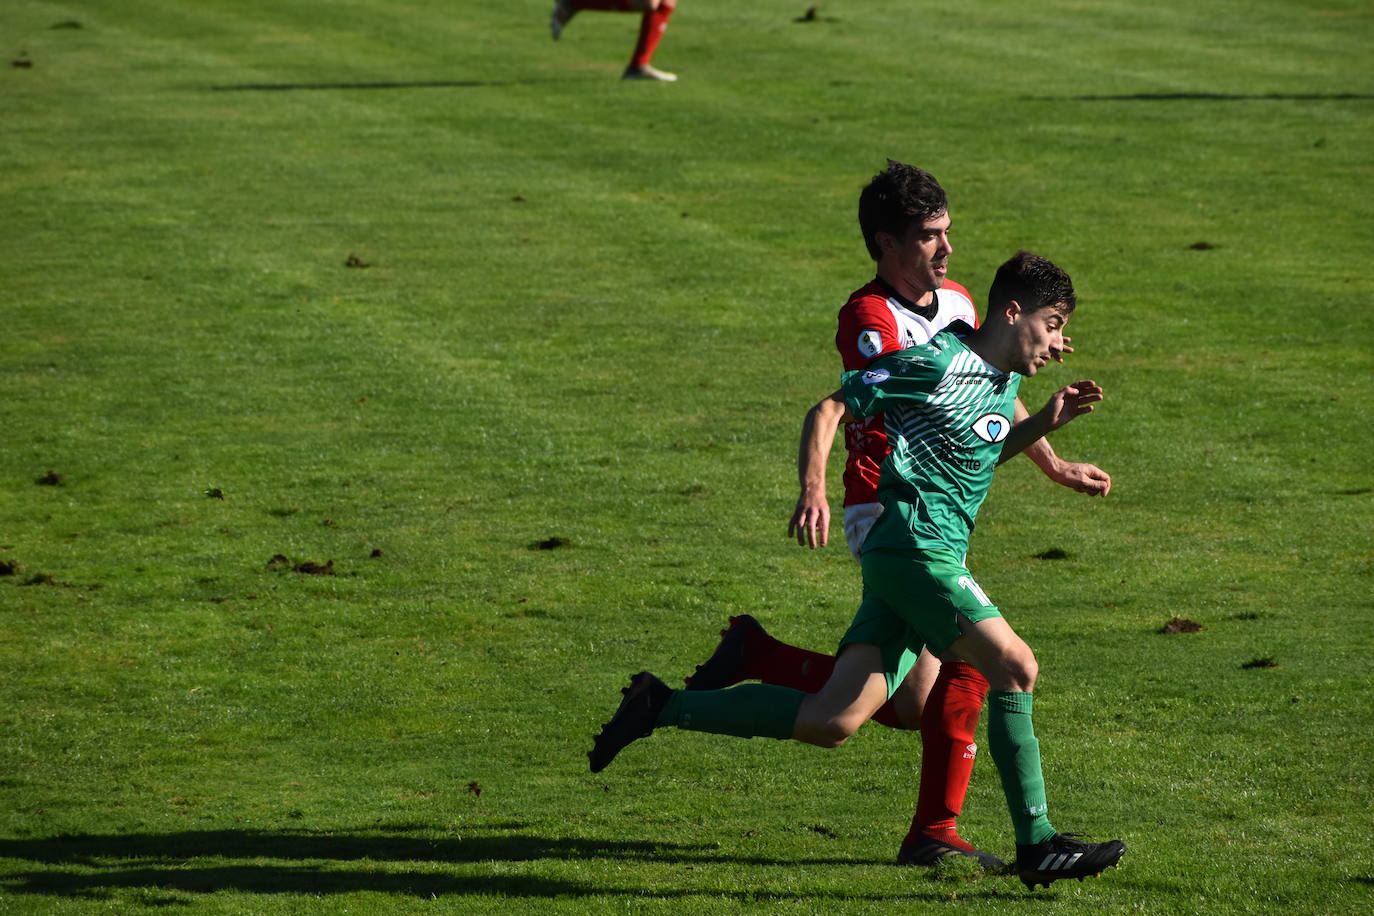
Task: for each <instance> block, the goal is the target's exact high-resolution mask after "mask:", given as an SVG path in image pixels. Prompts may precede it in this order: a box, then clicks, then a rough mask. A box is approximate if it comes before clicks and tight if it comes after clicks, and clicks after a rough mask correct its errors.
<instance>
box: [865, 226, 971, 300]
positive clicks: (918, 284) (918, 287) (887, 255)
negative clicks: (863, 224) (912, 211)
mask: <svg viewBox="0 0 1374 916" xmlns="http://www.w3.org/2000/svg"><path fill="white" fill-rule="evenodd" d="M949 226H950V222H949V213H948V212H945V213H940V214H937V215H936V216H934V217H932V218H930V219H928V220H926V221H925V222H924V223H921V224H920V225H919V226H908V227H907V230H906V232H905V233H903V234H902V235H901V236H888V239H889V244H888V246H887V247H885V249H884V251H883V256H884V260H885V261H886V262H887V265H888V267H889V271H888V275H889V277H890V279H891V280H893V281H895V282H896V285H897V286H898V290H899V292H901V293H903V294H904V295H907V296H911V298H913V299H919V298H920V297H922V296H924V295H925V294H926V293H928V292H930V291H931V290H935V289H939V288H940V287H941V286H944V284H945V275H946V273H947V272H948V269H949V256H950V255H951V254H953V253H954V249H953V248H952V247H950V244H949Z"/></svg>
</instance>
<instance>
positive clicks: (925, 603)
mask: <svg viewBox="0 0 1374 916" xmlns="http://www.w3.org/2000/svg"><path fill="white" fill-rule="evenodd" d="M1076 302H1077V300H1076V297H1075V295H1074V292H1073V284H1072V282H1071V281H1070V279H1069V277H1068V275H1067V274H1066V273H1064V271H1062V270H1060V269H1059V268H1058V267H1056V266H1055V265H1054V264H1052V263H1051V262H1049V261H1047V260H1046V259H1044V258H1041V257H1039V256H1037V255H1033V254H1031V253H1029V252H1024V251H1023V252H1019V253H1018V254H1017V255H1016V256H1014V257H1013V258H1011V260H1009V261H1007V262H1006V263H1005V264H1003V265H1002V266H1001V268H999V270H998V271H997V276H996V278H995V279H994V280H993V284H992V289H991V291H990V292H989V293H988V311H987V318H986V320H985V321H984V322H983V324H982V326H981V327H979V328H978V329H977V330H974V329H972V328H968V327H967V326H963V327H958V326H951V327H950V328H949V329H946V330H945V331H941V332H940V333H939V334H937V335H935V337H933V338H932V339H931V340H930V342H929V343H927V344H924V345H921V346H916V347H912V348H910V349H907V350H902V351H900V352H898V353H895V354H891V355H887V356H882V357H880V358H878V359H877V360H875V361H874V362H873V363H872V364H871V365H870V366H869V367H868V369H866V370H856V371H852V372H846V373H845V374H844V376H843V381H842V386H841V388H840V390H839V391H836V392H835V393H834V394H832V395H831V396H830V398H831V399H832V400H835V401H842V402H843V403H844V405H845V407H846V409H847V412H848V413H849V414H851V415H853V416H857V417H862V416H868V415H871V414H875V413H879V412H881V413H883V415H884V418H885V423H886V425H887V432H888V437H889V442H890V445H891V451H890V453H889V455H888V456H887V458H886V460H885V461H884V463H883V466H882V472H881V477H880V480H879V484H878V495H879V499H880V500H881V502H882V504H883V507H884V511H883V513H882V515H881V516H879V518H878V521H877V523H876V524H875V525H874V527H873V530H872V531H871V532H870V533H869V535H868V538H867V539H866V540H865V542H864V550H863V555H862V559H861V565H862V568H863V582H864V592H863V600H862V602H861V603H860V605H859V609H858V611H857V613H856V614H855V616H854V620H853V622H852V623H851V624H850V627H849V630H848V632H846V633H845V635H844V637H843V639H841V641H840V648H839V651H838V653H837V656H838V658H837V661H836V664H835V669H834V672H833V673H832V674H831V676H830V679H829V680H828V681H827V682H826V684H825V686H824V687H822V688H821V690H820V691H819V692H818V693H803V692H801V691H799V690H793V689H791V688H787V687H777V686H773V685H768V684H742V685H739V686H736V687H731V688H727V689H724V690H701V691H685V690H671V689H669V688H668V687H667V685H665V684H664V683H663V682H662V681H660V680H659V679H658V678H656V677H654V676H653V675H652V674H650V673H649V672H647V671H642V672H640V673H639V674H637V675H635V676H634V677H633V678H632V679H631V681H630V686H629V687H627V688H625V689H624V690H623V691H622V693H623V694H624V698H623V700H622V701H621V703H620V707H619V708H618V709H617V710H616V713H615V715H614V716H613V717H612V718H611V720H610V721H609V722H607V723H606V725H605V726H604V727H603V728H602V730H601V733H600V734H599V735H597V736H596V738H595V743H594V746H593V748H592V750H591V752H590V753H589V754H588V758H589V760H590V763H591V769H592V771H593V772H599V771H601V770H602V769H604V768H605V767H606V766H607V765H608V764H609V763H610V762H611V761H612V760H613V759H614V758H615V756H616V755H617V754H618V753H619V752H620V751H621V750H622V749H623V748H625V747H626V746H627V745H629V744H630V743H632V742H633V741H635V740H637V739H639V738H643V737H646V736H648V735H649V734H651V733H652V732H653V730H654V729H655V728H657V727H660V726H668V725H671V726H675V727H677V728H681V729H687V730H691V731H705V732H713V733H716V734H725V735H736V736H739V737H745V738H749V737H756V736H758V737H771V738H779V739H786V738H791V739H794V740H797V741H803V742H806V743H807V744H814V745H817V746H819V747H838V746H839V745H841V744H843V743H844V742H845V741H846V740H848V739H849V738H850V737H851V736H852V735H853V734H854V733H855V732H856V731H858V729H859V727H860V726H861V725H862V724H863V723H864V722H866V721H868V719H869V718H871V717H872V716H873V714H874V713H875V712H876V711H877V710H878V708H879V707H880V706H882V705H883V703H885V702H886V701H887V699H888V697H889V696H891V694H892V691H893V690H894V689H895V688H896V687H897V685H899V684H900V683H901V682H902V679H903V678H904V677H905V676H906V674H907V672H908V671H909V670H910V668H911V665H912V664H913V663H914V662H915V660H916V657H917V655H918V654H919V653H920V651H921V648H922V646H926V647H928V648H929V649H931V651H932V652H934V653H935V654H936V655H937V656H941V657H947V658H956V657H957V658H962V659H964V660H965V661H967V662H968V663H970V664H971V665H973V666H974V667H975V668H977V669H978V671H979V672H980V673H981V674H982V675H983V676H984V677H985V678H987V680H988V682H989V684H990V686H991V692H990V694H989V700H990V714H989V720H988V744H989V750H990V751H991V753H992V758H993V761H994V762H995V763H996V764H997V770H998V773H999V775H1000V776H1001V780H1002V789H1003V793H1004V794H1005V796H1006V799H1007V806H1008V809H1009V811H1010V813H1011V820H1012V827H1013V831H1014V833H1015V835H1016V863H1015V866H1014V867H1015V870H1016V872H1017V874H1018V875H1019V876H1020V878H1021V880H1022V881H1023V882H1024V883H1025V884H1026V886H1027V887H1029V888H1034V887H1035V886H1036V885H1037V884H1045V885H1046V886H1048V885H1049V884H1050V883H1051V882H1052V881H1056V880H1058V879H1060V878H1082V877H1085V876H1087V875H1096V874H1100V873H1101V872H1102V871H1103V870H1104V869H1106V868H1108V867H1110V866H1112V865H1115V864H1116V863H1117V861H1118V860H1119V859H1120V858H1121V856H1122V854H1124V853H1125V851H1126V847H1125V844H1123V843H1121V842H1120V841H1119V840H1112V841H1110V842H1106V843H1084V842H1081V841H1079V840H1076V839H1074V838H1073V837H1072V836H1071V835H1067V834H1061V833H1058V832H1057V831H1056V830H1055V829H1054V827H1053V825H1052V824H1051V823H1050V820H1049V814H1048V812H1049V807H1048V804H1047V802H1046V794H1045V786H1044V778H1043V775H1042V772H1041V767H1040V747H1039V742H1038V741H1037V739H1036V737H1035V730H1034V728H1033V726H1032V723H1031V709H1032V690H1033V688H1034V686H1035V680H1036V675H1037V673H1038V668H1037V664H1036V660H1035V655H1034V653H1033V652H1032V651H1031V649H1030V647H1029V646H1028V645H1026V643H1025V642H1024V641H1023V640H1022V639H1021V638H1020V637H1019V636H1017V635H1016V632H1015V631H1014V630H1012V628H1011V626H1010V625H1009V624H1008V623H1007V621H1006V620H1005V619H1004V618H1003V617H1002V615H1001V612H1000V611H999V610H998V608H997V606H996V605H994V604H993V603H992V602H991V601H990V600H989V599H988V597H987V595H986V594H984V592H983V590H982V589H981V588H979V586H978V584H977V582H975V581H974V579H973V576H972V575H971V574H970V573H969V571H968V569H967V568H966V567H965V566H964V555H965V554H966V553H967V550H968V540H969V535H970V534H971V533H972V531H973V526H974V520H975V518H976V517H977V514H978V509H979V507H980V506H981V505H982V502H983V497H984V496H985V495H986V494H987V489H988V485H989V484H990V483H991V482H992V473H993V470H994V468H995V467H996V466H997V465H998V464H1000V463H1001V462H1002V461H1005V460H1007V459H1008V458H1010V457H1012V456H1013V455H1016V454H1017V453H1018V452H1020V451H1021V450H1023V449H1024V448H1025V447H1026V446H1027V445H1029V444H1030V443H1032V442H1034V441H1035V440H1037V439H1039V438H1041V437H1042V436H1045V435H1047V434H1048V433H1050V432H1051V431H1053V430H1055V429H1058V428H1059V427H1061V426H1063V425H1064V424H1066V423H1068V422H1070V421H1071V420H1073V419H1075V418H1076V417H1079V416H1082V415H1083V414H1086V413H1090V412H1092V410H1093V408H1094V405H1095V404H1096V403H1097V402H1098V401H1100V400H1101V399H1102V389H1101V387H1100V386H1099V385H1097V384H1096V383H1095V382H1092V381H1089V380H1082V381H1077V382H1074V383H1073V384H1071V385H1066V386H1064V387H1063V388H1060V389H1059V390H1058V391H1056V392H1055V393H1054V395H1053V396H1052V397H1051V398H1050V399H1049V402H1048V403H1047V404H1046V405H1045V407H1044V408H1043V409H1041V410H1040V411H1039V412H1038V413H1035V414H1031V415H1030V416H1028V417H1026V418H1025V419H1024V420H1022V421H1021V422H1019V423H1016V424H1014V425H1013V423H1012V417H1013V415H1014V403H1015V399H1016V392H1017V389H1018V387H1019V385H1020V380H1021V378H1022V377H1026V376H1033V375H1035V374H1036V372H1038V371H1039V370H1040V369H1041V368H1043V367H1044V366H1045V364H1046V363H1047V362H1048V361H1049V360H1050V359H1051V358H1052V356H1053V354H1054V353H1055V352H1056V350H1062V348H1063V336H1064V326H1065V324H1067V322H1068V320H1069V317H1070V315H1071V314H1072V312H1073V309H1074V307H1075V305H1076Z"/></svg>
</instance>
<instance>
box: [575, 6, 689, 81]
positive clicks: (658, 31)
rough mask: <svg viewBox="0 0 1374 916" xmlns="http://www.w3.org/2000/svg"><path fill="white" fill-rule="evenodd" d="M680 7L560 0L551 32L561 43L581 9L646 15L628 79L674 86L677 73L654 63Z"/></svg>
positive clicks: (627, 72)
mask: <svg viewBox="0 0 1374 916" xmlns="http://www.w3.org/2000/svg"><path fill="white" fill-rule="evenodd" d="M676 8H677V0H557V2H556V3H554V5H553V14H552V15H551V16H550V17H549V32H550V34H552V35H553V38H554V40H555V41H557V40H558V37H559V36H560V35H562V34H563V29H564V28H565V27H566V26H567V24H568V21H569V20H570V19H572V17H573V16H575V15H577V13H578V12H579V11H581V10H609V11H611V12H618V13H634V12H638V13H643V14H644V15H643V16H642V17H641V19H640V20H639V39H638V40H637V41H636V42H635V50H634V54H633V55H632V56H631V57H630V64H629V66H627V67H626V68H625V73H624V79H627V80H658V81H659V82H664V83H671V82H673V81H674V80H676V79H677V76H676V74H673V73H669V72H667V71H666V70H660V69H658V68H657V67H655V66H654V65H653V64H652V63H650V61H651V60H652V59H653V56H654V51H655V50H657V49H658V43H659V41H660V40H661V39H662V38H663V31H664V30H665V29H666V28H668V20H669V19H671V18H672V15H673V10H675V9H676Z"/></svg>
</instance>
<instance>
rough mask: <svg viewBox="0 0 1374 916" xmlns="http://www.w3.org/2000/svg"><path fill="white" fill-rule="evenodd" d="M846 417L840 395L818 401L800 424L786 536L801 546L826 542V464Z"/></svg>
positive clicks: (828, 538) (827, 527)
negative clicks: (793, 501)
mask: <svg viewBox="0 0 1374 916" xmlns="http://www.w3.org/2000/svg"><path fill="white" fill-rule="evenodd" d="M845 414H846V409H845V404H844V398H843V396H842V395H841V394H840V392H838V391H836V392H835V393H834V394H832V395H830V396H829V397H827V398H825V399H824V400H822V401H820V402H819V403H818V404H816V405H815V406H814V407H812V408H811V409H810V410H808V411H807V412H806V420H805V421H804V422H803V423H802V434H801V445H800V446H799V448H798V450H797V479H798V483H799V484H800V485H801V494H800V495H799V496H798V497H797V507H796V509H794V510H793V512H792V519H791V521H789V522H788V523H787V536H788V537H795V538H796V539H797V543H798V544H799V545H800V546H802V547H810V548H811V549H812V550H815V549H816V548H817V547H824V546H825V545H826V544H828V543H829V542H830V501H829V500H828V499H827V498H826V494H825V469H826V461H827V459H828V458H829V456H830V447H831V445H833V444H834V442H835V432H836V430H838V429H839V427H840V423H841V422H843V421H844V418H845Z"/></svg>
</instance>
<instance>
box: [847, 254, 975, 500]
mask: <svg viewBox="0 0 1374 916" xmlns="http://www.w3.org/2000/svg"><path fill="white" fill-rule="evenodd" d="M951 321H963V322H965V323H966V324H968V325H969V326H970V327H975V328H976V327H977V326H978V311H977V309H976V308H974V305H973V297H972V296H970V295H969V291H968V290H967V289H965V288H964V287H963V286H960V285H959V284H958V283H955V282H953V281H952V280H946V281H945V284H944V286H942V287H941V288H940V289H938V290H936V291H935V301H934V302H933V303H931V304H930V305H927V306H921V305H916V304H915V303H913V302H911V300H909V299H907V298H905V297H904V296H902V295H901V294H900V293H898V292H897V291H896V290H894V289H893V288H892V287H891V286H889V285H888V284H887V283H885V282H883V281H882V280H880V279H877V278H874V280H873V281H872V282H870V283H869V284H868V285H866V286H863V287H860V288H859V289H857V290H855V291H854V292H853V293H851V294H850V296H849V301H848V302H846V303H845V305H844V308H842V309H840V315H839V330H838V331H836V332H835V348H836V349H838V350H839V351H840V360H841V362H843V363H844V368H845V371H850V370H853V369H864V368H867V366H868V364H869V363H871V362H872V361H873V360H875V359H877V358H878V357H879V356H881V355H882V354H884V353H893V352H896V351H897V350H905V349H906V348H907V347H914V346H916V345H918V344H923V343H926V342H927V341H929V340H930V338H932V337H934V336H935V334H936V333H938V332H939V331H942V330H944V328H945V326H946V325H948V324H949V323H950V322H951ZM844 445H845V449H846V450H847V451H848V459H847V460H846V461H845V466H844V504H845V505H846V506H856V505H860V504H863V503H875V502H877V501H878V472H879V470H880V469H881V468H882V466H883V459H884V458H886V457H887V451H888V444H887V432H886V430H885V429H884V427H883V418H882V415H881V414H878V415H876V416H872V417H867V418H865V419H863V420H856V421H854V422H853V423H847V424H845V429H844Z"/></svg>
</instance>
